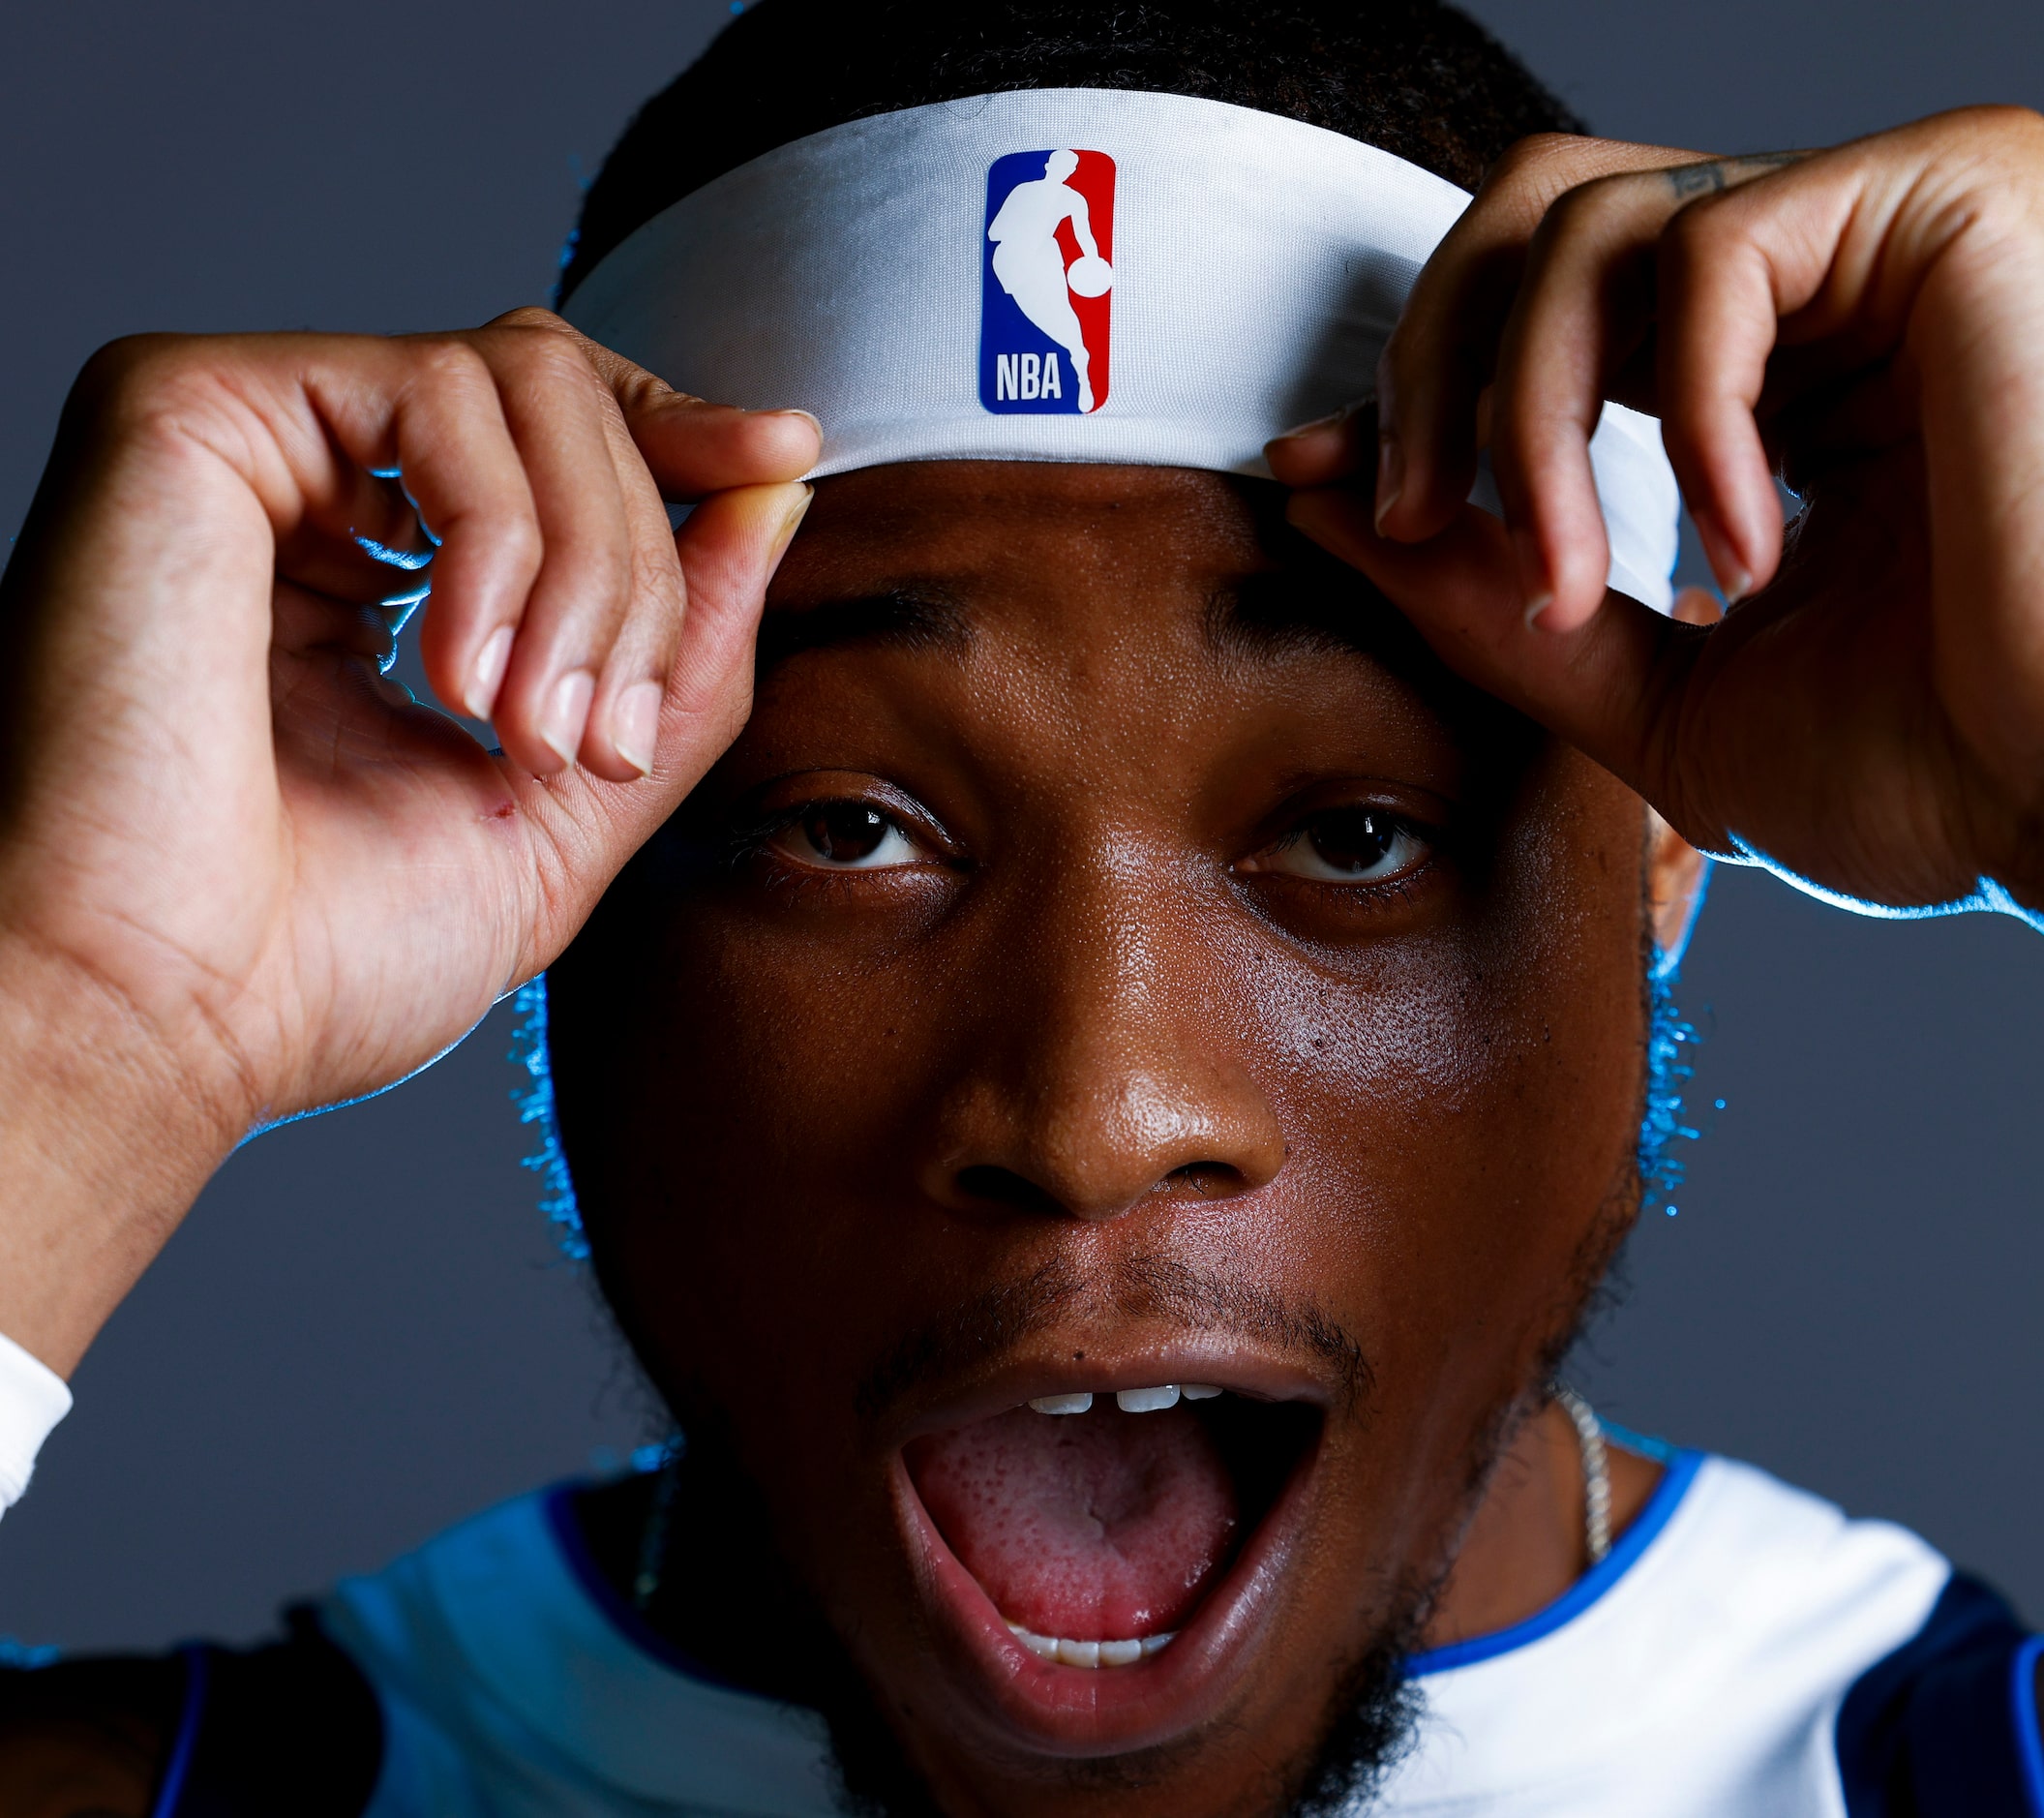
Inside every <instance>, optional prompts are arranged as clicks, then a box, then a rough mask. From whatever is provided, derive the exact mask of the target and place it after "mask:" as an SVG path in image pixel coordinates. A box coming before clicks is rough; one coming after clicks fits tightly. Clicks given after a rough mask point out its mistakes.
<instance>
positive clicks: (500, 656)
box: [462, 625, 511, 719]
mask: <svg viewBox="0 0 2044 1818" xmlns="http://www.w3.org/2000/svg"><path fill="white" fill-rule="evenodd" d="M510 661H511V627H510V626H509V625H498V626H497V628H496V630H495V631H493V632H491V634H490V635H489V636H488V637H487V638H485V639H484V640H483V648H482V649H481V650H479V651H476V653H475V669H474V672H473V674H472V675H471V676H470V678H469V682H468V698H467V699H466V701H465V702H463V704H462V705H463V707H464V708H465V709H466V712H467V714H468V717H469V718H470V719H488V718H489V717H490V710H491V709H492V708H494V707H495V706H496V691H497V689H499V688H500V687H502V686H503V685H504V668H505V666H506V665H507V664H508V663H509V662H510Z"/></svg>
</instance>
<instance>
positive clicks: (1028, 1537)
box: [908, 1397, 1237, 1641]
mask: <svg viewBox="0 0 2044 1818" xmlns="http://www.w3.org/2000/svg"><path fill="white" fill-rule="evenodd" d="M1104 1399H1105V1398H1104V1397H1103V1398H1102V1400H1104ZM908 1467H909V1473H910V1475H911V1476H912V1477H913V1478H914V1479H915V1483H916V1488H917V1493H918V1494H919V1495H920V1496H921V1498H922V1502H923V1506H924V1507H925V1508H926V1509H928V1510H929V1512H930V1519H931V1520H932V1521H934V1522H935V1523H936V1524H937V1530H938V1531H939V1532H940V1533H941V1534H943V1535H944V1537H945V1539H946V1541H947V1543H948V1544H949V1546H950V1549H951V1551H952V1552H953V1553H955V1554H956V1555H957V1556H958V1558H959V1559H960V1560H962V1561H963V1562H964V1564H965V1568H966V1570H967V1571H969V1572H971V1573H972V1574H973V1576H974V1577H975V1578H977V1580H978V1581H979V1584H980V1587H981V1589H982V1590H984V1591H985V1592H986V1594H987V1595H988V1596H989V1597H990V1598H992V1599H993V1603H994V1607H995V1608H996V1609H997V1610H999V1611H1000V1612H1001V1614H1002V1615H1003V1616H1004V1617H1006V1618H1007V1620H1008V1621H1011V1622H1019V1623H1021V1624H1022V1626H1023V1627H1024V1628H1027V1629H1031V1630H1033V1631H1034V1632H1035V1633H1037V1634H1038V1635H1049V1636H1055V1637H1061V1638H1063V1639H1065V1640H1067V1641H1123V1640H1128V1639H1132V1638H1135V1637H1140V1636H1144V1635H1156V1634H1161V1633H1163V1632H1165V1631H1167V1630H1172V1629H1176V1628H1177V1627H1178V1626H1179V1624H1180V1623H1181V1622H1182V1621H1184V1620H1185V1618H1186V1617H1187V1614H1189V1612H1190V1611H1191V1609H1192V1607H1193V1605H1194V1604H1196V1603H1197V1602H1198V1601H1199V1599H1200V1595H1201V1593H1202V1592H1203V1591H1205V1590H1206V1587H1207V1584H1208V1581H1209V1580H1210V1579H1212V1578H1213V1576H1214V1574H1215V1573H1216V1572H1217V1570H1218V1569H1219V1567H1220V1566H1221V1564H1222V1562H1223V1561H1224V1560H1225V1558H1226V1554H1227V1548H1228V1545H1229V1542H1230V1541H1231V1539H1232V1538H1233V1536H1234V1532H1235V1528H1236V1523H1237V1510H1236V1504H1235V1486H1234V1483H1233V1481H1232V1479H1231V1478H1230V1476H1229V1474H1228V1471H1227V1469H1226V1467H1225V1466H1224V1465H1223V1464H1222V1463H1221V1459H1220V1454H1219V1453H1218V1452H1217V1450H1216V1449H1215V1446H1214V1442H1213V1440H1212V1439H1209V1438H1208V1437H1207V1432H1206V1429H1205V1428H1204V1427H1203V1426H1202V1425H1201V1424H1200V1420H1199V1416H1198V1415H1197V1414H1195V1413H1194V1412H1193V1411H1192V1409H1189V1408H1187V1407H1186V1406H1185V1405H1184V1404H1183V1403H1181V1404H1180V1405H1179V1406H1178V1407H1176V1408H1172V1409H1163V1410H1160V1411H1158V1412H1156V1413H1148V1414H1125V1413H1123V1412H1122V1411H1121V1410H1120V1409H1117V1408H1116V1407H1115V1406H1114V1404H1113V1403H1112V1402H1108V1403H1107V1406H1106V1407H1105V1408H1104V1409H1102V1408H1101V1407H1100V1405H1099V1403H1097V1402H1096V1403H1095V1405H1094V1408H1093V1410H1092V1411H1091V1412H1088V1413H1084V1414H1039V1413H1037V1411H1036V1410H1035V1409H1030V1408H1017V1409H1012V1410H1011V1411H1010V1412H1008V1413H1005V1414H999V1415H996V1416H995V1417H994V1418H993V1419H991V1420H981V1421H978V1422H977V1423H976V1424H975V1425H973V1426H970V1427H961V1428H959V1429H957V1430H956V1431H955V1432H951V1433H939V1434H933V1435H932V1436H930V1437H929V1438H928V1439H918V1440H917V1441H916V1442H915V1443H914V1444H913V1445H912V1446H911V1447H910V1448H909V1451H908Z"/></svg>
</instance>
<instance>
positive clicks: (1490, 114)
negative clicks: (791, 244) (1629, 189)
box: [560, 0, 1583, 299]
mask: <svg viewBox="0 0 2044 1818" xmlns="http://www.w3.org/2000/svg"><path fill="white" fill-rule="evenodd" d="M1015 88H1134V89H1148V90H1152V91H1154V92H1158V93H1163V94H1172V95H1196V96H1200V97H1203V98H1205V99H1207V100H1211V101H1226V102H1232V103H1234V104H1235V105H1236V106H1242V107H1254V108H1257V109H1258V110H1259V111H1261V112H1264V113H1277V114H1284V115H1288V116H1289V117H1290V118H1292V119H1294V120H1304V121H1306V122H1307V123H1308V125H1311V126H1318V127H1325V128H1327V129H1328V130H1329V131H1330V132H1335V133H1340V134H1344V135H1346V136H1348V137H1350V138H1356V139H1363V140H1366V141H1368V143H1369V144H1372V145H1375V146H1378V147H1380V148H1381V149H1383V150H1385V151H1388V152H1392V153H1395V154H1396V155H1397V156H1398V157H1400V158H1404V159H1407V160H1409V161H1410V162H1411V163H1413V164H1416V165H1420V166H1422V167H1425V168H1427V169H1428V170H1431V171H1432V172H1434V174H1435V175H1437V176H1443V177H1446V178H1447V179H1448V180H1449V181H1450V182H1452V183H1459V184H1460V185H1461V186H1462V187H1463V188H1464V189H1474V188H1475V187H1476V185H1477V184H1478V183H1479V182H1480V181H1481V180H1482V178H1483V174H1484V171H1485V170H1486V169H1487V168H1488V166H1489V165H1490V164H1491V163H1492V162H1493V161H1494V160H1495V159H1496V157H1497V156H1498V154H1499V153H1500V152H1502V151H1503V150H1504V149H1505V147H1506V146H1508V145H1509V144H1511V143H1512V142H1513V140H1515V139H1518V138H1523V137H1524V136H1526V135H1527V134H1529V133H1579V132H1581V131H1583V126H1582V123H1581V122H1580V121H1579V120H1578V119H1577V117H1576V116H1575V115H1574V114H1572V113H1571V112H1570V111H1569V110H1568V108H1567V107H1566V106H1563V105H1562V103H1561V102H1560V101H1559V100H1557V99H1556V98H1555V97H1554V96H1553V95H1551V94H1549V93H1548V90H1547V89H1545V88H1543V87H1542V86H1541V85H1540V83H1539V82H1537V81H1536V80H1535V79H1534V78H1533V76H1530V75H1529V74H1528V73H1527V72H1526V70H1525V68H1524V67H1523V66H1522V65H1521V64H1520V63H1519V62H1518V59H1517V58H1515V57H1514V56H1513V55H1512V54H1511V52H1510V51H1508V50H1506V49H1505V48H1504V46H1503V45H1500V44H1498V42H1497V41H1496V40H1495V39H1494V38H1492V37H1491V36H1490V35H1489V34H1488V32H1486V31H1485V30H1484V28H1483V27H1482V26H1480V25H1479V24H1477V23H1476V21H1475V20H1474V19H1471V18H1470V17H1468V15H1465V14H1462V13H1458V12H1457V11H1456V10H1455V9H1454V8H1453V7H1449V6H1443V5H1440V4H1438V0H874V4H870V5H866V6H848V5H846V4H844V0H759V4H757V5H755V6H754V7H752V8H751V10H750V11H748V12H746V13H744V14H742V15H740V16H739V17H737V18H736V19H734V20H733V21H732V23H731V24H730V25H729V26H727V27H726V28H725V29H724V31H723V32H722V33H721V34H720V35H719V36H718V38H717V40H716V42H715V43H714V44H712V45H710V47H709V48H708V49H707V50H706V51H705V52H704V53H703V55H702V56H701V57H700V58H698V59H697V60H696V62H695V63H693V64H691V65H690V66H689V68H688V69H686V70H684V71H683V72H682V73H681V75H680V76H676V78H675V80H674V81H673V82H671V83H669V84H668V86H667V87H666V88H664V89H662V90H661V91H660V93H659V94H657V95H655V96H654V97H653V98H652V100H650V101H649V102H647V103H646V106H644V107H642V108H641V109H640V110H639V113H638V116H637V117H636V118H635V119H634V120H633V121H632V123H631V125H630V126H629V127H628V128H626V129H625V133H624V136H623V137H621V138H620V139H619V140H618V141H617V143H616V147H615V148H614V149H613V150H612V152H611V155H610V157H609V158H608V159H607V160H606V161H605V163H604V167H603V171H602V174H601V175H600V176H598V177H597V179H596V181H595V183H594V184H592V185H591V186H590V189H589V193H588V195H587V197H586V198H585V200H584V202H583V208H582V220H581V223H580V225H579V227H577V229H576V238H575V240H574V241H573V243H572V245H571V248H570V252H569V256H568V258H567V260H566V263H565V266H564V269H563V271H562V274H561V284H560V294H561V296H562V298H563V299H565V298H566V297H567V296H568V294H569V293H570V292H572V291H573V290H574V288H575V287H576V286H577V285H578V284H580V283H581V282H582V280H583V279H584V278H585V277H586V275H587V274H588V272H589V271H590V270H591V268H592V267H593V266H594V265H595V263H596V261H597V260H598V259H600V258H602V257H603V256H604V255H605V254H606V253H608V252H609V251H610V250H611V249H612V248H613V247H614V246H616V244H617V243H618V242H619V241H620V240H622V239H624V238H625V237H626V236H627V235H628V234H630V233H631V232H632V231H633V230H634V229H635V228H637V227H640V226H642V225H643V224H644V223H646V222H647V221H650V220H651V219H652V218H653V216H655V215H657V214H658V213H659V212H660V211H661V210H662V209H664V208H666V207H667V206H668V205H669V204H670V203H672V202H676V201H678V200H679V199H680V198H681V197H684V196H686V195H688V194H689V193H690V192H691V191H693V190H697V189H700V188H701V187H702V186H703V185H704V184H706V183H707V182H709V181H710V180H711V179H712V178H714V177H719V176H722V175H723V174H724V172H725V171H727V170H731V169H735V168H736V167H737V166H739V165H741V164H745V163H747V162H748V161H750V160H751V159H754V158H757V157H760V156H761V155H762V154H763V153H766V152H769V151H771V150H773V148H774V147H775V146H777V145H785V144H786V143H788V141H789V140H791V139H797V138H801V137H804V136H807V135H808V134H811V133H821V132H823V131H824V130H825V129H826V128H828V127H833V126H841V125H842V124H843V123H844V122H845V121H847V120H857V119H863V118H864V117H866V116H867V115H869V114H876V113H891V112H893V111H894V110H895V109H897V108H901V107H919V106H924V105H926V104H928V103H931V102H939V101H954V100H957V99H959V98H960V97H962V96H967V95H985V94H992V93H995V92H997V91H999V90H1002V89H1015Z"/></svg>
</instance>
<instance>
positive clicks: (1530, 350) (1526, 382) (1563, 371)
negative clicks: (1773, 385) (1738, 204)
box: [1491, 159, 1780, 632]
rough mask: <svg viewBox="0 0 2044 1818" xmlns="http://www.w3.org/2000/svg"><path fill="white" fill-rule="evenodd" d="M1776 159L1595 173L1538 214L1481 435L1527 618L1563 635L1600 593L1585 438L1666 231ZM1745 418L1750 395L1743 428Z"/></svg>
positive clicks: (1630, 332) (1598, 528) (1647, 307)
mask: <svg viewBox="0 0 2044 1818" xmlns="http://www.w3.org/2000/svg"><path fill="white" fill-rule="evenodd" d="M1777 167H1778V164H1777V163H1776V162H1775V161H1771V160H1746V159H1732V160H1717V159H1714V160H1702V161H1691V162H1690V163H1687V164H1683V165H1678V166H1675V167H1671V168H1666V169H1660V170H1651V171H1630V172H1625V173H1621V174H1617V175H1612V176H1607V177H1602V178H1599V179H1597V180H1596V181H1594V182H1591V183H1586V184H1582V185H1579V186H1578V187H1577V188H1576V189H1574V190H1571V191H1570V192H1569V193H1568V194H1567V195H1566V196H1564V197H1561V199H1560V200H1559V201H1557V202H1556V203H1555V204H1554V206H1553V207H1552V208H1550V209H1549V210H1548V215H1547V217H1546V219H1545V220H1543V222H1542V223H1541V226H1540V228H1539V231H1538V232H1537V233H1536V234H1535V236H1534V239H1533V243H1532V246H1531V248H1530V250H1529V253H1528V258H1527V264H1526V272H1525V276H1524V279H1523V282H1522V283H1521V285H1520V288H1519V293H1518V300H1517V302H1516V303H1515V304H1514V307H1513V311H1512V316H1511V318H1510V320H1509V321H1508V322H1507V323H1506V327H1505V333H1504V338H1503V341H1502V343H1501V346H1500V349H1499V357H1498V368H1497V378H1496V381H1495V389H1494V392H1493V405H1494V415H1493V440H1492V445H1491V454H1492V463H1493V468H1494V471H1495V475H1496V479H1497V487H1498V494H1499V497H1500V499H1501V500H1503V503H1504V507H1505V520H1506V523H1507V524H1508V525H1509V526H1510V527H1511V529H1512V531H1513V545H1514V549H1515V551H1516V553H1517V556H1518V564H1519V574H1520V589H1521V598H1522V601H1523V610H1524V614H1525V616H1526V618H1527V619H1528V621H1534V622H1540V623H1544V624H1545V625H1546V626H1547V627H1548V629H1549V630H1552V631H1557V632H1564V631H1573V630H1575V629H1577V628H1578V627H1579V626H1581V625H1582V624H1584V623H1586V622H1587V621H1588V620H1589V619H1590V617H1591V616H1592V615H1593V614H1594V613H1595V612H1596V611H1597V608H1598V606H1599V605H1600V604H1601V602H1602V600H1603V597H1604V582H1605V575H1606V573H1607V571H1608V566H1609V550H1608V545H1607V542H1606V538H1605V530H1604V517H1603V512H1602V509H1601V507H1600V506H1599V503H1598V499H1597V489H1596V480H1595V476H1594V474H1593V472H1592V470H1591V465H1590V454H1589V443H1590V438H1591V436H1592V435H1594V434H1595V432H1596V428H1597V423H1598V419H1599V418H1600V417H1601V416H1602V414H1603V411H1604V402H1605V398H1606V396H1607V395H1608V392H1609V390H1610V388H1611V381H1612V379H1613V378H1614V376H1615V375H1616V374H1617V372H1618V370H1619V369H1620V368H1621V367H1622V366H1624V365H1625V364H1626V363H1627V361H1628V359H1629V357H1630V356H1631V354H1632V353H1633V352H1634V351H1635V350H1636V349H1637V348H1639V347H1640V346H1641V345H1642V343H1644V342H1645V341H1646V339H1647V337H1648V335H1649V333H1650V330H1651V326H1652V320H1653V315H1654V310H1655V306H1656V297H1655V284H1654V279H1655V269H1656V267H1655V259H1656V257H1657V255H1658V251H1659V247H1660V244H1661V240H1662V235H1663V232H1664V229H1666V228H1667V227H1668V223H1669V221H1670V220H1671V219H1672V218H1674V217H1675V216H1677V215H1679V214H1680V213H1681V212H1682V211H1683V210H1684V209H1685V208H1686V207H1688V206H1689V205H1690V204H1691V203H1692V202H1694V201H1695V200H1697V199H1698V197H1709V196H1714V195H1717V194H1720V193H1722V192H1723V191H1724V190H1726V189H1727V188H1728V187H1731V186H1732V185H1735V184H1738V183H1743V182H1746V181H1750V180H1751V179H1752V178H1753V177H1755V176H1758V175H1759V174H1761V173H1763V172H1764V171H1769V170H1772V169H1774V168H1777ZM1771 339H1772V336H1771V331H1770V335H1769V340H1770V342H1771ZM1762 365H1763V366H1764V353H1763V354H1762ZM1755 396H1758V384H1757V383H1756V386H1755ZM1648 402H1652V401H1648ZM1751 414H1752V413H1751V406H1750V404H1749V406H1748V408H1747V411H1746V415H1747V420H1748V423H1749V426H1750V424H1751ZM1758 446H1759V444H1758V433H1757V432H1756V433H1754V436H1753V440H1752V447H1753V449H1754V450H1755V451H1756V452H1758ZM1760 471H1761V474H1762V477H1763V479H1764V477H1765V463H1764V457H1762V458H1761V466H1760ZM1775 528H1776V531H1777V540H1779V529H1780V525H1779V519H1777V521H1776V527H1775ZM1719 580H1720V583H1721V584H1722V585H1728V582H1729V577H1728V576H1727V575H1725V574H1723V573H1721V574H1720V575H1719ZM1749 585H1750V580H1749Z"/></svg>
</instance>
